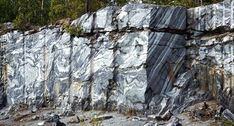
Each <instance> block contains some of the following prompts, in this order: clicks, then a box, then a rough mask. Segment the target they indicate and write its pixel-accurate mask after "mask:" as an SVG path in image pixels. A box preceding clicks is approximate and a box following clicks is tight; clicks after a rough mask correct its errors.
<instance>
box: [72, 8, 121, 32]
mask: <svg viewBox="0 0 234 126" xmlns="http://www.w3.org/2000/svg"><path fill="white" fill-rule="evenodd" d="M117 9H118V7H115V6H113V7H106V8H103V9H100V10H98V11H97V12H94V13H86V14H84V15H82V16H81V17H80V18H78V19H76V20H74V21H72V23H71V25H75V26H80V27H81V28H82V32H84V33H91V32H108V31H114V30H116V29H117V27H116V25H117V24H116V22H114V19H113V18H114V15H115V12H116V11H117Z"/></svg>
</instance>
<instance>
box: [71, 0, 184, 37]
mask: <svg viewBox="0 0 234 126" xmlns="http://www.w3.org/2000/svg"><path fill="white" fill-rule="evenodd" d="M71 24H72V25H75V26H80V27H81V28H82V32H83V33H91V32H109V31H116V30H119V31H125V30H129V31H131V30H134V29H145V28H147V29H153V30H165V29H171V30H179V31H182V30H185V28H186V9H185V8H182V7H163V6H155V5H149V4H139V3H132V4H127V5H125V6H123V7H122V8H121V9H120V8H118V7H114V6H113V7H106V8H103V9H100V10H98V11H97V12H94V13H87V14H84V15H82V16H81V17H80V18H78V19H76V20H74V21H72V23H71Z"/></svg>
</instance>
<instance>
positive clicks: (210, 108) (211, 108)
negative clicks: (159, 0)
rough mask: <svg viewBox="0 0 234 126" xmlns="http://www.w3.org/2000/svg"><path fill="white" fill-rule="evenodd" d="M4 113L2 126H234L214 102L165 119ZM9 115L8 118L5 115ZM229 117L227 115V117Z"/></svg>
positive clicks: (105, 114)
mask: <svg viewBox="0 0 234 126" xmlns="http://www.w3.org/2000/svg"><path fill="white" fill-rule="evenodd" d="M8 110H9V108H6V109H3V110H2V111H1V117H0V126H19V125H20V126H56V125H57V126H65V125H68V126H164V125H166V126H234V123H233V122H231V119H229V120H228V119H227V118H228V117H226V118H225V113H224V112H225V111H226V110H225V111H224V112H221V111H223V110H222V108H221V107H220V106H218V105H217V104H216V102H214V101H209V102H202V103H198V104H195V105H193V106H191V107H189V108H187V109H186V110H185V111H184V112H183V113H182V114H179V115H176V116H174V115H172V114H171V113H170V112H169V111H168V113H167V114H165V115H163V116H157V115H138V114H137V113H136V112H134V111H130V112H128V113H126V114H120V113H118V112H105V111H79V112H72V111H64V110H59V109H51V108H43V109H39V110H37V111H30V110H21V111H17V112H9V111H8ZM6 113H8V114H6ZM226 115H227V113H226Z"/></svg>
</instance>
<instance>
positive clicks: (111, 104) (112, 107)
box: [105, 38, 118, 111]
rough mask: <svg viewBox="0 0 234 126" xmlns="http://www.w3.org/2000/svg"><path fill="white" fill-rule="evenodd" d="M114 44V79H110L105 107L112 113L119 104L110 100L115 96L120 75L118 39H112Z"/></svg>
mask: <svg viewBox="0 0 234 126" xmlns="http://www.w3.org/2000/svg"><path fill="white" fill-rule="evenodd" d="M111 41H112V42H113V43H115V44H114V47H113V57H114V59H113V62H112V67H114V69H113V71H112V74H113V78H112V79H109V84H108V86H107V88H108V89H107V93H106V105H105V109H106V110H108V111H112V110H115V107H116V106H117V103H115V102H113V101H111V100H110V97H111V95H113V91H114V90H116V86H117V85H116V84H117V74H118V71H117V69H118V64H117V61H116V60H117V57H116V56H117V50H118V43H117V42H116V39H114V38H113V39H112V40H111Z"/></svg>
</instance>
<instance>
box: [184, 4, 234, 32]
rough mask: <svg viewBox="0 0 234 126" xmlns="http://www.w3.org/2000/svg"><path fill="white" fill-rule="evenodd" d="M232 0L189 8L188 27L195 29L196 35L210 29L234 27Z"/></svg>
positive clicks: (225, 29) (224, 29)
mask: <svg viewBox="0 0 234 126" xmlns="http://www.w3.org/2000/svg"><path fill="white" fill-rule="evenodd" d="M233 6H234V2H233V1H232V0H224V1H223V2H220V3H216V4H211V5H207V6H201V7H195V8H191V9H188V14H187V15H188V29H190V30H194V31H195V32H194V33H195V35H200V34H202V33H203V32H209V31H215V30H217V31H219V30H220V31H230V30H231V29H233V28H234V22H233V20H234V17H233Z"/></svg>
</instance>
